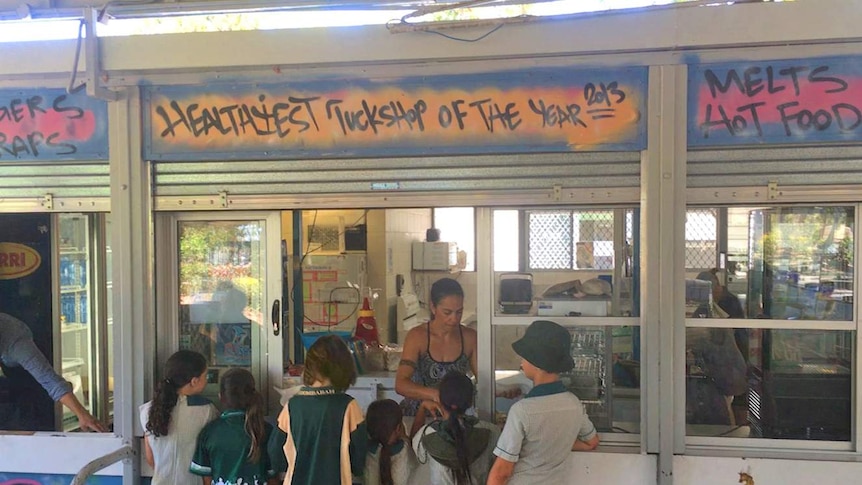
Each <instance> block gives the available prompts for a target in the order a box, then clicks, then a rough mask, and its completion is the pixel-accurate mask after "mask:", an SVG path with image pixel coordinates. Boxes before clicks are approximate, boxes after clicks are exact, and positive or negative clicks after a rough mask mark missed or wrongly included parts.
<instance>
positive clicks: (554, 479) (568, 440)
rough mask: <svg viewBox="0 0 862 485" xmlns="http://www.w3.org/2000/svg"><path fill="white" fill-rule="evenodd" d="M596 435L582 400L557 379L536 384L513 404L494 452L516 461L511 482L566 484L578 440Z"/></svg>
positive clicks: (518, 484) (589, 438) (521, 483)
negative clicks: (573, 449)
mask: <svg viewBox="0 0 862 485" xmlns="http://www.w3.org/2000/svg"><path fill="white" fill-rule="evenodd" d="M594 436H596V428H595V426H593V423H592V421H590V418H589V416H587V414H586V412H584V406H583V404H581V401H580V400H579V399H578V398H577V396H575V395H574V394H572V393H571V392H569V391H568V389H566V388H565V387H564V386H563V384H562V383H561V382H560V381H556V382H551V383H548V384H541V385H538V386H536V387H534V388H533V389H532V390H531V391H530V392H529V393H527V395H526V397H525V398H524V399H521V400H520V401H518V402H516V403H515V404H514V405H512V408H511V409H509V415H508V416H507V417H506V426H504V427H503V432H502V433H501V435H500V439H499V440H498V441H497V447H496V448H495V449H494V454H495V455H497V456H499V457H500V458H502V459H504V460H506V461H509V462H512V463H514V464H515V469H514V470H513V472H512V476H511V477H510V478H509V481H508V485H536V484H549V485H550V484H556V483H564V482H565V481H566V479H567V478H569V476H570V475H571V470H569V457H570V456H571V455H572V445H574V443H575V440H578V439H579V440H581V441H589V440H591V439H592V438H593V437H594Z"/></svg>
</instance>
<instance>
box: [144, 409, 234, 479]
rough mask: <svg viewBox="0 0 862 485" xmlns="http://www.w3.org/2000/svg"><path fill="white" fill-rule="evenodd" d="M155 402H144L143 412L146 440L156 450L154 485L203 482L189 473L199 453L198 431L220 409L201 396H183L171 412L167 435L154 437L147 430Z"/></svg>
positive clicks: (216, 414)
mask: <svg viewBox="0 0 862 485" xmlns="http://www.w3.org/2000/svg"><path fill="white" fill-rule="evenodd" d="M151 405H152V401H150V402H147V403H145V404H142V405H141V407H140V409H139V411H140V418H141V427H142V428H143V429H144V439H146V440H147V442H148V443H149V444H150V448H151V449H152V450H153V462H154V463H155V465H156V466H155V470H154V471H153V481H152V485H178V484H186V483H190V484H195V483H201V478H200V477H199V476H197V475H194V474H192V473H191V472H189V465H191V463H192V457H193V456H194V454H195V445H196V444H197V439H198V434H199V433H200V431H201V430H202V429H203V427H204V426H205V425H206V424H207V423H209V422H210V421H212V420H214V419H216V418H217V417H218V416H219V412H218V409H216V407H215V406H213V404H212V403H211V402H210V401H209V399H206V398H204V397H201V396H183V395H180V396H179V398H178V399H177V405H176V406H174V409H173V410H172V411H171V424H170V425H169V426H168V434H167V435H166V436H159V437H156V436H153V435H152V433H150V432H148V431H147V420H148V419H149V414H150V406H151Z"/></svg>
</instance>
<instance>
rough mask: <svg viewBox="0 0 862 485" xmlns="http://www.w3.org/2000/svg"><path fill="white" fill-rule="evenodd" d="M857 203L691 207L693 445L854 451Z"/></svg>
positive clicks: (688, 406) (688, 293)
mask: <svg viewBox="0 0 862 485" xmlns="http://www.w3.org/2000/svg"><path fill="white" fill-rule="evenodd" d="M857 213H858V206H855V205H817V206H815V205H808V206H768V205H765V206H751V207H738V206H731V207H690V208H689V211H688V214H689V217H688V218H687V221H686V232H687V233H690V232H692V233H694V232H699V233H701V234H707V235H710V234H711V235H712V240H711V241H706V240H705V241H704V242H705V244H701V245H700V246H697V247H695V246H687V248H686V261H687V264H686V266H687V267H686V284H685V301H686V304H685V308H686V342H685V346H686V349H685V357H686V358H685V411H686V414H685V422H686V434H687V436H688V438H687V443H689V444H694V445H698V444H717V443H721V444H725V445H732V446H745V445H746V444H748V445H749V446H750V445H751V444H752V443H758V446H767V447H786V448H798V447H800V442H811V441H817V442H820V443H819V444H817V445H812V444H810V443H807V444H804V445H802V446H805V447H809V448H810V447H812V446H814V447H816V448H821V449H822V448H825V449H839V450H840V449H850V447H851V443H852V441H853V440H854V435H853V426H852V423H853V417H854V412H853V406H854V404H853V403H854V401H855V400H854V399H853V389H854V383H853V375H854V372H853V369H854V367H855V365H856V364H855V358H854V354H855V340H856V333H857V326H858V318H857V315H856V311H855V307H854V293H855V255H856V251H857V248H856V240H855V228H856V224H857V221H856V217H857ZM692 214H696V216H692ZM705 215H706V216H705ZM704 248H711V249H710V250H705V249H704ZM695 253H697V254H695ZM696 262H698V263H696ZM752 440H757V441H752Z"/></svg>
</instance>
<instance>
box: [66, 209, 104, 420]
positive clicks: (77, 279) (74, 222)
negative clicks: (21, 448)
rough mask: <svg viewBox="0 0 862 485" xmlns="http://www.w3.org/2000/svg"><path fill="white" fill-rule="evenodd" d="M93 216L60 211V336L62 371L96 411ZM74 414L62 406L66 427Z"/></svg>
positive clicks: (82, 400) (86, 403)
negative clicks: (94, 390) (91, 219)
mask: <svg viewBox="0 0 862 485" xmlns="http://www.w3.org/2000/svg"><path fill="white" fill-rule="evenodd" d="M90 229H91V228H90V218H89V217H88V216H87V215H85V214H61V215H60V216H59V231H60V268H59V270H60V338H61V340H62V342H61V345H62V357H63V361H62V375H63V378H64V379H66V380H67V381H69V382H70V383H72V392H73V393H74V394H75V396H76V397H77V398H78V400H79V401H80V402H81V404H83V405H84V407H85V408H87V410H89V411H90V412H93V411H94V410H93V399H94V397H95V396H94V393H93V386H94V385H96V384H97V383H98V378H97V376H96V373H95V355H94V352H95V349H96V345H95V342H94V335H95V330H94V325H95V319H94V315H93V311H92V310H93V304H92V303H93V299H94V298H93V297H94V291H93V283H94V281H95V280H94V278H93V275H92V271H91V268H92V261H93V254H92V250H93V248H92V245H91V233H90ZM77 426H78V420H77V418H76V417H75V414H74V413H72V411H70V410H69V409H68V408H66V407H63V429H64V430H66V431H69V430H72V429H75V428H76V427H77Z"/></svg>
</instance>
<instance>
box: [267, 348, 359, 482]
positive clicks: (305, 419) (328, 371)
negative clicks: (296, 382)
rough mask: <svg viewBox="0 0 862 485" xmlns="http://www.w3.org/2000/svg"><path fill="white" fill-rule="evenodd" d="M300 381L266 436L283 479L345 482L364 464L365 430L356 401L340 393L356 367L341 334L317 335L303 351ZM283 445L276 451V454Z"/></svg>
mask: <svg viewBox="0 0 862 485" xmlns="http://www.w3.org/2000/svg"><path fill="white" fill-rule="evenodd" d="M302 380H303V383H304V384H305V385H304V386H303V387H302V389H300V391H299V392H298V393H297V394H296V395H294V396H293V397H292V398H291V399H290V401H288V402H287V404H285V405H284V409H282V411H281V414H280V415H279V416H278V428H279V429H278V430H276V431H275V432H274V433H273V435H272V438H271V439H270V442H269V450H270V454H271V455H272V456H273V464H274V468H275V469H276V471H286V474H285V477H284V485H322V484H326V485H338V484H341V485H350V484H351V483H352V482H351V480H352V479H351V473H352V474H354V475H361V474H362V471H363V468H364V466H365V450H366V448H367V444H368V433H367V431H366V429H365V423H364V421H363V418H362V409H361V408H360V407H359V404H358V403H357V402H356V401H355V400H354V399H353V398H352V397H350V396H349V395H347V394H346V393H345V391H346V390H347V388H348V387H350V386H351V385H352V384H354V383H355V382H356V368H355V367H354V365H353V358H352V357H351V355H350V350H348V348H347V345H346V344H345V343H344V341H343V340H341V338H339V337H337V336H334V335H327V336H325V337H321V338H320V339H318V340H317V341H316V342H315V343H314V345H312V346H311V348H310V349H309V350H308V354H307V355H306V357H305V370H304V371H303V374H302ZM279 449H283V450H284V451H283V453H281V456H278V457H277V456H276V453H278V451H279Z"/></svg>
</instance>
